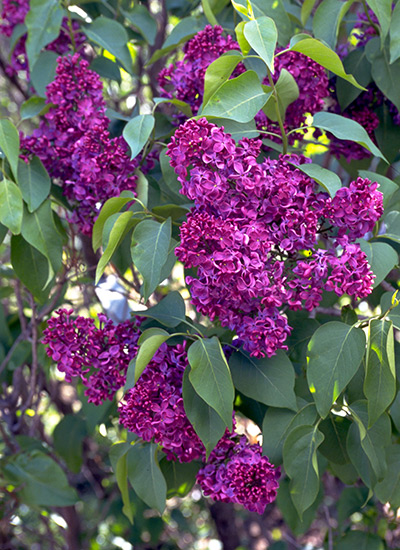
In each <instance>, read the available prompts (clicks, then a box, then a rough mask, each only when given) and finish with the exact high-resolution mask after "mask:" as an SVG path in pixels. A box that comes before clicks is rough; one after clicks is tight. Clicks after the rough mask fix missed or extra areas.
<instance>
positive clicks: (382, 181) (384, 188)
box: [358, 170, 399, 208]
mask: <svg viewBox="0 0 400 550" xmlns="http://www.w3.org/2000/svg"><path fill="white" fill-rule="evenodd" d="M358 175H359V176H360V178H368V179H369V180H370V181H372V182H374V181H376V182H378V183H379V191H380V192H381V193H382V194H383V206H384V208H386V206H387V205H388V204H389V201H390V199H391V198H392V196H393V194H394V193H395V192H396V191H397V190H398V189H399V186H398V185H397V184H396V183H394V181H392V180H391V179H389V178H387V177H385V176H382V174H376V173H375V172H370V171H369V170H359V171H358Z"/></svg>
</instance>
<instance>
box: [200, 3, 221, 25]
mask: <svg viewBox="0 0 400 550" xmlns="http://www.w3.org/2000/svg"><path fill="white" fill-rule="evenodd" d="M201 5H202V8H203V12H204V15H205V16H206V17H207V21H208V22H209V23H210V25H213V26H215V25H218V21H217V19H216V17H215V15H214V14H213V12H212V9H211V5H210V0H201Z"/></svg>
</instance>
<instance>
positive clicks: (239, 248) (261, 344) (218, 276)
mask: <svg viewBox="0 0 400 550" xmlns="http://www.w3.org/2000/svg"><path fill="white" fill-rule="evenodd" d="M260 147H261V142H259V141H257V140H253V141H249V140H242V141H241V142H239V144H236V143H235V141H234V140H233V139H232V137H231V136H230V135H229V134H226V133H225V132H224V130H223V128H219V127H217V126H215V125H214V124H212V123H210V122H207V121H206V120H205V119H199V120H197V121H195V120H189V121H187V122H186V123H185V124H183V125H182V126H180V127H179V128H178V129H177V131H176V132H175V136H174V137H173V138H172V140H171V143H170V144H169V146H168V155H169V156H170V158H171V161H170V162H171V166H173V167H174V169H175V171H176V173H177V175H178V180H179V182H180V183H181V185H182V189H181V192H182V193H183V194H185V195H186V196H188V197H189V198H190V199H192V200H193V201H194V207H193V208H192V210H191V212H190V213H189V214H188V217H187V220H186V222H184V223H183V224H182V225H181V243H180V245H179V246H178V247H177V248H176V251H175V252H176V255H177V257H178V259H179V260H180V261H181V262H183V264H184V265H185V267H186V268H195V269H196V270H197V272H196V275H191V276H188V277H187V278H186V282H187V284H188V285H189V287H190V292H191V297H192V303H193V304H194V305H195V306H196V308H197V309H198V311H199V312H201V313H202V314H203V315H206V316H208V317H210V319H211V320H214V319H215V318H219V320H220V322H221V325H222V326H226V327H228V328H229V329H231V330H233V331H235V332H236V334H237V336H238V337H239V338H240V339H241V340H242V341H243V347H244V349H245V350H247V351H249V352H250V354H251V355H253V356H255V357H264V356H265V355H267V356H269V357H271V356H272V355H274V354H275V353H276V351H277V350H278V349H286V344H285V340H286V338H287V336H288V334H290V331H291V328H290V326H289V325H288V321H287V318H286V316H285V314H284V310H285V309H286V307H288V306H289V307H290V308H291V309H294V310H296V309H300V308H305V309H307V310H309V311H311V310H312V309H314V308H315V307H316V306H318V304H319V303H320V301H321V298H322V292H323V290H335V292H337V293H339V294H344V293H348V294H350V295H351V296H354V297H357V298H363V297H365V296H366V295H367V294H369V293H370V292H371V290H372V282H373V275H372V272H371V271H370V268H369V266H368V263H367V261H366V258H365V256H364V255H363V253H362V252H361V250H359V248H358V245H354V248H353V249H352V248H350V249H349V248H348V246H353V245H352V242H353V241H355V240H356V239H358V238H360V237H363V236H364V235H365V234H366V233H367V232H369V231H371V229H372V228H373V227H374V225H375V223H376V221H377V220H378V219H379V218H380V216H381V215H382V211H383V209H382V194H381V193H380V192H379V191H377V187H378V184H376V183H374V184H371V182H370V181H369V180H363V179H361V178H359V179H357V180H356V181H355V182H352V183H351V184H350V186H349V187H348V188H342V189H340V190H339V191H338V193H337V194H336V196H335V197H334V198H333V199H331V198H330V197H329V195H328V194H327V193H325V192H323V191H321V190H320V188H319V187H318V185H317V183H316V182H315V181H313V180H311V179H310V178H309V177H308V176H306V175H305V174H304V173H303V172H302V171H300V170H299V169H298V168H297V166H298V165H301V164H303V163H305V162H307V160H306V159H305V158H303V157H298V156H296V155H292V156H281V157H280V158H279V159H278V160H273V159H269V158H266V159H264V161H263V162H262V163H259V162H258V161H257V158H258V156H259V151H260ZM348 250H353V251H354V254H355V263H356V264H357V265H356V266H354V265H352V264H354V262H352V261H351V259H350V257H349V254H348V252H347V251H348ZM305 251H307V254H305ZM350 268H351V269H353V271H354V277H349V274H348V272H349V269H350ZM360 274H363V276H365V280H364V281H363V283H362V284H359V280H360Z"/></svg>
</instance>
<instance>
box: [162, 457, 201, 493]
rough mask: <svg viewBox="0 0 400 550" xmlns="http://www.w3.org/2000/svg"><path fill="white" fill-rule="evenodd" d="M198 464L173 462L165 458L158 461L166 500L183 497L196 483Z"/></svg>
mask: <svg viewBox="0 0 400 550" xmlns="http://www.w3.org/2000/svg"><path fill="white" fill-rule="evenodd" d="M200 466H201V463H200V462H196V461H195V460H193V461H192V462H175V461H174V460H167V459H166V458H165V457H164V458H163V459H162V460H161V461H160V468H161V471H162V473H163V476H164V478H165V481H166V482H167V498H172V497H180V498H183V497H185V496H186V495H187V494H188V493H189V491H190V490H191V489H192V488H193V485H194V484H195V482H196V475H197V472H198V471H199V469H200Z"/></svg>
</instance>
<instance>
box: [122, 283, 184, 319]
mask: <svg viewBox="0 0 400 550" xmlns="http://www.w3.org/2000/svg"><path fill="white" fill-rule="evenodd" d="M133 313H134V314H136V315H140V316H141V317H150V318H151V319H155V320H156V321H159V322H160V323H161V324H162V325H164V326H166V327H169V328H175V327H176V326H178V325H179V324H180V323H182V321H185V319H186V317H185V302H184V301H183V298H182V296H181V295H180V293H179V292H178V291H177V290H173V291H172V292H169V293H168V294H167V295H166V297H165V298H163V299H162V300H161V302H160V303H159V304H157V305H156V306H154V307H151V308H149V309H146V310H145V311H136V312H135V311H134V312H133Z"/></svg>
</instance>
